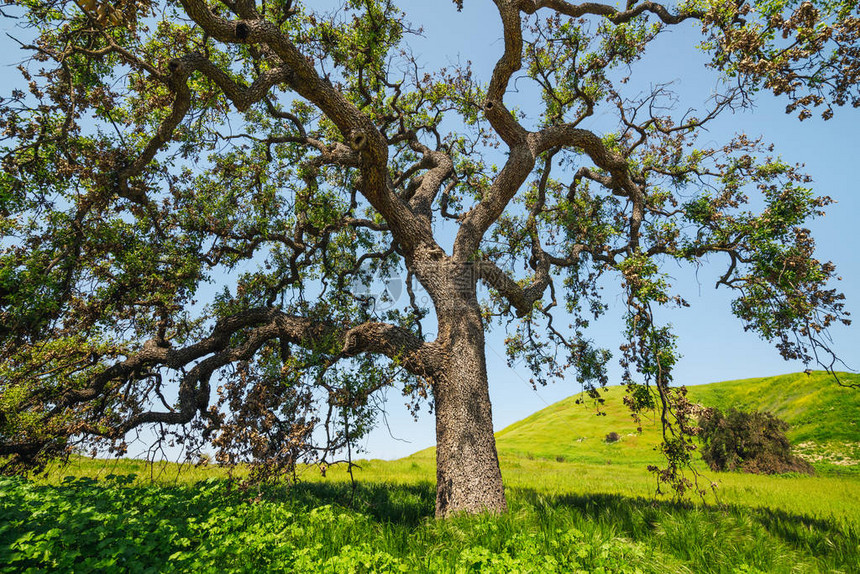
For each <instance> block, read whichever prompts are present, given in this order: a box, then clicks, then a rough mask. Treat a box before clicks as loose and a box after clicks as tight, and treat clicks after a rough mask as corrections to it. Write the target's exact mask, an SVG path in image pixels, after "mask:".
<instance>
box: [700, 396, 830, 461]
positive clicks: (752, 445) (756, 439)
mask: <svg viewBox="0 0 860 574" xmlns="http://www.w3.org/2000/svg"><path fill="white" fill-rule="evenodd" d="M699 427H700V428H701V432H700V434H699V438H700V439H701V441H702V459H704V461H705V463H707V465H708V466H709V467H710V468H711V470H716V471H732V470H740V471H743V472H749V473H754V474H782V473H786V472H802V473H805V474H813V472H814V471H813V469H812V465H810V464H809V463H808V462H806V461H805V460H802V459H800V458H798V457H796V456H793V455H792V454H791V443H789V441H788V438H786V436H785V431H786V430H788V423H786V422H785V421H783V420H781V419H779V418H777V417H775V416H774V415H773V414H772V413H769V412H743V411H739V410H736V409H733V408H732V409H729V410H728V412H727V413H725V414H723V412H722V411H720V410H719V409H716V408H706V409H702V411H701V415H700V418H699Z"/></svg>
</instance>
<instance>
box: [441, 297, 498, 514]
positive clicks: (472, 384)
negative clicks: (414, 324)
mask: <svg viewBox="0 0 860 574" xmlns="http://www.w3.org/2000/svg"><path fill="white" fill-rule="evenodd" d="M446 303H447V304H445V305H443V307H444V309H440V308H439V307H437V311H441V313H439V335H440V337H439V339H438V341H440V342H443V345H444V346H445V347H446V348H445V353H444V356H445V359H444V366H443V369H442V372H441V374H440V375H439V376H438V377H437V378H436V380H435V381H434V387H433V394H434V400H435V406H436V517H437V518H442V517H445V516H450V515H452V514H454V513H458V512H467V513H477V512H485V511H487V512H504V511H506V510H507V502H506V500H505V489H504V485H503V484H502V473H501V471H500V470H499V457H498V455H497V453H496V439H495V436H493V415H492V408H491V406H490V392H489V386H488V382H487V362H486V359H485V355H484V352H485V347H484V329H483V324H482V320H481V313H480V307H479V306H478V302H477V299H476V298H475V296H474V293H472V294H471V296H464V294H462V293H460V294H455V295H453V297H451V299H449V300H448V301H447V302H446Z"/></svg>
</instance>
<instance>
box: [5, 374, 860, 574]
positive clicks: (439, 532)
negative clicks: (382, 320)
mask: <svg viewBox="0 0 860 574" xmlns="http://www.w3.org/2000/svg"><path fill="white" fill-rule="evenodd" d="M851 380H852V381H856V378H855V379H851ZM850 392H853V393H858V392H860V391H850ZM850 392H848V393H844V392H843V390H842V389H838V388H831V387H828V385H827V382H826V381H825V380H824V379H823V377H822V376H821V375H818V374H815V375H813V376H812V377H809V378H805V376H801V375H786V376H784V377H773V378H771V379H755V380H749V381H732V382H728V383H719V384H714V385H703V386H700V387H691V389H690V395H691V397H692V398H693V400H695V401H697V402H701V403H702V404H706V405H709V406H720V407H725V406H728V405H732V404H736V405H737V404H739V405H741V406H742V407H743V408H747V409H751V408H754V409H768V410H772V411H773V412H775V413H777V414H778V415H779V416H781V417H783V418H785V419H786V420H788V421H789V422H790V423H792V424H794V425H795V426H794V428H793V429H792V431H791V437H792V438H793V440H795V441H798V440H800V441H805V442H807V443H813V444H814V445H816V446H815V448H816V449H819V450H818V451H816V452H824V450H826V449H828V448H832V447H834V445H841V444H845V443H856V442H857V440H858V434H860V433H857V432H853V433H852V432H851V428H853V427H852V426H851V425H850V422H851V421H854V422H855V423H856V422H857V421H856V419H857V416H858V413H860V404H858V402H857V395H856V394H854V395H852V394H850ZM621 396H622V395H621V392H620V389H610V390H609V391H608V392H607V394H606V398H607V403H606V405H605V407H603V410H604V411H605V413H606V414H605V416H596V415H595V414H594V410H593V406H583V405H576V404H574V401H573V399H570V400H566V401H562V402H561V403H558V404H556V405H552V406H551V407H549V408H547V409H544V410H543V411H541V412H539V413H536V414H535V415H533V416H531V417H528V418H527V419H524V420H523V421H520V422H518V423H516V424H514V425H511V426H510V427H508V428H506V429H504V430H503V431H501V432H499V433H498V435H497V436H498V448H499V452H500V458H501V464H502V473H503V477H504V479H505V484H506V488H507V493H508V500H509V505H510V512H509V513H507V514H505V515H502V516H478V517H457V518H454V519H449V520H445V521H437V520H434V519H433V509H434V485H433V480H434V477H435V452H434V450H433V449H428V450H425V451H421V452H419V453H416V454H414V455H412V456H410V457H407V458H404V459H401V460H397V461H379V460H370V461H360V465H361V468H360V469H359V470H357V471H356V477H357V479H358V483H357V487H356V489H355V491H353V489H352V487H351V485H350V483H349V481H348V475H347V473H346V471H345V469H344V468H343V467H335V468H331V469H329V471H328V473H327V477H326V478H322V477H321V476H320V475H319V472H318V471H316V470H315V469H313V468H304V469H302V470H301V471H300V475H301V478H302V480H301V481H300V482H299V484H297V485H281V486H271V487H265V488H252V489H249V490H241V489H238V488H236V487H235V486H232V487H231V486H230V484H229V483H228V482H227V481H225V480H222V479H223V478H224V477H225V476H226V473H225V471H224V470H223V469H221V468H218V467H190V466H185V467H181V468H180V467H179V466H178V465H173V464H168V463H162V464H158V465H155V466H149V465H147V464H146V463H144V462H142V461H134V460H119V461H104V460H91V459H84V458H79V459H75V460H73V461H72V463H71V464H70V465H69V466H67V467H65V468H62V469H60V468H52V469H51V472H50V474H49V476H48V477H47V478H40V479H38V480H23V479H0V572H103V571H127V572H171V571H180V572H268V571H272V572H317V571H318V572H338V573H340V572H475V571H480V572H643V573H645V572H696V573H699V572H703V573H710V572H714V573H723V572H726V573H729V572H786V573H788V572H804V573H805V572H860V473H858V472H852V471H851V470H850V469H852V468H853V466H852V465H836V464H832V461H831V463H826V462H822V461H820V462H819V463H817V466H818V468H819V469H820V470H822V471H823V472H821V473H819V474H818V475H817V476H811V477H809V476H754V475H743V474H736V473H721V474H714V473H706V474H707V478H705V479H704V480H705V481H706V483H709V482H710V481H714V482H715V483H717V484H718V487H717V488H716V493H717V497H716V498H713V497H710V498H708V499H706V500H705V501H702V500H690V501H686V502H684V503H683V504H681V503H675V502H672V501H670V500H666V499H663V498H658V497H655V495H654V488H655V483H654V481H653V478H652V477H651V476H650V475H649V474H648V472H647V471H646V470H645V465H646V464H647V463H649V462H654V461H659V457H658V455H657V454H656V453H655V451H654V450H653V445H654V444H656V442H657V439H658V433H657V429H656V427H655V426H654V424H653V422H651V423H650V424H646V425H645V428H644V432H643V434H642V435H635V434H631V433H633V431H634V430H635V429H634V425H633V423H632V422H631V421H630V418H629V415H628V414H627V413H626V412H625V411H624V410H623V406H622V405H621V404H620V401H621ZM610 431H615V432H618V433H619V434H621V435H622V440H621V441H619V442H618V443H614V444H606V443H604V442H603V440H602V439H603V437H604V436H605V435H606V434H607V433H608V432H610ZM580 439H582V440H580ZM846 469H847V470H846ZM66 476H68V477H69V478H64V477H66Z"/></svg>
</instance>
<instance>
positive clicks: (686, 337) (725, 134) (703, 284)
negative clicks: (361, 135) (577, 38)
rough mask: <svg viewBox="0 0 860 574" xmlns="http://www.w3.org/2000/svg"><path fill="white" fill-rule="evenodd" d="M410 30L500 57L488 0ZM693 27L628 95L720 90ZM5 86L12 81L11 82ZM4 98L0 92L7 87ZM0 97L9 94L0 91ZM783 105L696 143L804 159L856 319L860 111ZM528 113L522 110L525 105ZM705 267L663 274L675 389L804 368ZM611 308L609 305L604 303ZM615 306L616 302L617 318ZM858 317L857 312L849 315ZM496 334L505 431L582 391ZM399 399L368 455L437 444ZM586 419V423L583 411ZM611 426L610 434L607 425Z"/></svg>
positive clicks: (651, 55) (761, 101) (432, 49)
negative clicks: (545, 381) (732, 143)
mask: <svg viewBox="0 0 860 574" xmlns="http://www.w3.org/2000/svg"><path fill="white" fill-rule="evenodd" d="M400 5H401V6H402V7H403V9H404V10H405V12H406V13H407V15H408V19H409V20H411V21H412V23H413V24H414V25H415V27H419V26H420V27H423V28H424V33H423V36H422V37H416V38H412V39H410V44H411V45H412V46H413V48H414V51H415V53H416V54H417V55H418V56H419V60H421V61H424V62H426V64H427V68H428V71H429V70H432V69H435V68H436V67H438V66H440V65H446V64H454V63H457V62H465V61H466V60H469V61H471V62H472V69H473V71H474V72H475V73H476V75H477V76H478V78H480V79H487V78H489V75H490V72H491V71H492V68H493V65H494V64H495V61H496V59H497V58H498V56H499V55H500V54H501V51H502V48H503V45H502V41H501V27H500V24H499V21H498V16H497V15H496V14H495V9H494V7H493V5H492V3H491V2H490V1H489V0H467V1H466V2H465V8H464V10H463V12H460V13H458V12H457V11H456V8H455V6H454V4H453V2H450V1H447V0H436V1H433V2H430V1H426V0H405V1H402V2H401V3H400ZM14 25H15V23H14V21H12V20H8V19H4V20H0V33H5V32H13V28H14ZM697 36H698V32H697V29H696V27H695V26H694V25H692V24H690V25H682V26H680V27H679V28H678V29H676V30H674V31H672V32H670V33H665V34H662V35H661V37H660V38H658V40H657V41H656V42H655V43H654V45H652V46H651V47H650V48H649V50H648V52H647V53H646V54H645V57H644V59H643V61H642V62H641V63H640V64H638V65H637V66H636V68H635V69H634V73H633V74H632V75H631V80H630V88H631V89H641V90H647V89H648V88H649V87H650V85H653V84H656V83H662V82H669V81H671V82H674V88H675V89H676V90H677V91H678V93H679V94H680V95H681V96H682V100H681V102H680V104H679V105H680V107H683V108H684V109H686V108H687V107H696V106H701V104H702V102H703V101H704V99H705V98H707V96H708V95H710V93H711V92H712V90H713V88H714V86H715V85H716V81H717V79H716V77H715V76H714V75H713V74H711V73H709V72H707V71H706V70H705V69H704V63H705V61H706V58H705V56H704V54H702V53H701V52H699V51H697V50H696V49H695V48H694V46H695V44H696V43H697V42H698V40H697ZM0 47H2V53H0V79H2V80H3V85H4V86H10V85H11V83H12V82H13V81H15V80H17V72H16V71H15V69H14V65H15V64H17V63H18V62H19V61H20V59H21V58H22V53H21V52H20V51H18V49H17V46H16V45H15V44H14V43H12V42H11V41H10V40H8V38H6V37H5V34H4V35H3V37H2V38H0ZM13 78H14V79H15V80H13ZM4 91H5V90H4ZM4 95H5V94H4ZM522 97H523V94H516V93H514V94H509V104H510V103H511V102H513V103H515V104H516V103H519V102H518V98H519V99H520V100H522ZM785 103H786V102H785V101H784V100H780V99H778V98H774V97H773V96H769V95H768V94H762V95H761V96H760V97H759V98H758V100H757V107H756V108H755V109H754V110H752V111H745V112H743V113H739V114H736V115H733V116H727V117H724V118H722V120H720V121H719V122H718V123H717V124H715V125H714V126H713V127H712V129H711V131H710V132H709V133H708V134H707V136H706V137H705V138H704V140H703V141H702V143H703V144H707V143H712V144H721V143H723V142H725V141H727V140H728V139H729V138H730V137H731V136H732V135H733V134H734V133H737V132H741V131H743V132H745V133H747V134H748V135H751V136H757V135H763V136H764V137H765V139H766V140H769V141H772V142H773V143H774V144H776V152H777V153H779V154H780V155H782V157H783V158H784V159H785V160H786V161H788V162H790V163H804V164H805V166H806V167H805V170H806V172H807V173H809V174H810V175H811V176H812V178H813V181H814V187H815V190H816V192H817V193H818V194H821V195H828V196H831V197H832V198H833V199H835V200H836V201H837V203H836V204H835V205H833V206H831V207H830V208H829V210H828V215H827V216H826V217H825V218H822V219H819V220H816V221H814V222H813V223H812V226H811V227H812V230H813V236H814V237H815V238H816V241H817V246H818V257H819V258H820V259H824V260H832V261H833V262H835V263H836V265H837V270H838V274H839V275H840V276H841V277H842V281H841V282H839V284H837V285H836V287H837V288H839V289H840V290H841V291H842V292H844V293H845V295H846V297H847V299H848V305H847V307H848V310H849V311H856V312H860V254H858V249H860V245H858V240H859V239H860V222H858V221H857V219H858V215H860V194H858V190H857V181H858V177H857V175H856V172H855V167H856V165H857V164H858V163H860V138H858V135H857V134H858V132H860V109H839V110H837V113H836V117H835V118H834V119H832V120H830V121H829V122H824V121H822V120H820V119H817V118H813V119H810V120H807V121H805V122H802V123H801V122H799V121H798V120H797V119H796V118H795V117H794V116H789V115H786V114H785V113H784V108H785ZM524 109H525V111H526V112H528V109H527V108H524ZM603 120H605V118H601V117H599V116H598V117H597V118H595V119H594V123H593V124H592V126H586V127H593V128H594V129H599V127H600V125H601V121H603ZM713 263H714V265H713V266H705V267H703V268H701V269H699V270H698V271H697V270H695V269H691V268H685V267H670V268H667V269H666V271H667V272H668V273H669V274H670V275H671V277H672V278H673V280H674V282H675V285H676V287H677V289H678V290H679V292H680V294H681V295H682V296H684V297H685V298H686V299H687V301H689V302H690V304H691V307H690V308H688V309H683V310H666V311H664V312H661V313H660V315H659V316H658V318H662V320H663V321H668V322H671V323H672V324H673V325H674V327H675V331H676V333H677V334H678V335H679V350H680V352H681V354H682V355H683V358H682V359H681V361H680V362H679V363H678V365H677V367H676V370H675V380H676V382H677V383H678V384H687V385H693V384H701V383H708V382H714V381H720V380H728V379H738V378H747V377H754V376H766V375H774V374H780V373H786V372H793V371H800V370H802V369H803V368H804V365H803V364H801V363H796V362H795V363H790V362H785V361H783V360H782V358H781V357H780V356H779V354H778V352H777V351H776V350H775V349H774V348H773V347H772V346H771V345H768V344H767V343H764V342H762V341H760V340H759V339H758V338H757V337H756V336H755V335H753V334H751V333H745V332H744V331H743V329H742V326H741V324H740V321H738V320H737V319H736V318H735V317H734V316H733V315H732V314H731V312H730V300H731V294H730V293H728V292H726V290H725V289H723V290H716V291H715V290H714V287H713V285H714V282H715V279H716V276H717V272H718V271H719V270H720V269H724V268H725V261H723V260H720V259H719V258H714V260H713ZM609 302H610V305H611V306H612V304H613V299H612V298H611V297H610V299H609ZM621 307H622V303H621V300H620V298H619V299H617V309H618V311H619V313H618V314H620V311H621ZM852 314H855V313H852ZM620 330H621V326H620V321H619V320H618V316H617V315H616V316H615V317H613V316H612V314H611V313H610V316H608V317H607V318H606V320H605V321H603V322H602V323H601V324H600V325H598V326H597V327H596V329H595V334H597V335H599V337H600V339H599V342H600V343H602V344H603V346H605V347H607V348H609V349H611V350H613V351H614V350H616V349H617V347H618V345H619V344H621V342H622V341H621V339H620V336H619V335H618V334H619V333H620ZM832 336H833V341H834V348H835V349H836V350H837V352H838V354H839V355H840V357H841V358H843V359H844V360H845V361H846V363H847V364H848V365H849V367H851V368H853V369H860V354H858V351H857V350H858V349H860V327H858V326H852V327H848V328H844V327H837V328H835V329H833V331H832ZM502 341H503V334H502V333H501V332H500V331H497V332H493V333H491V334H490V335H489V337H488V345H487V362H488V368H489V375H490V393H491V397H492V401H493V414H494V421H495V426H496V428H497V429H501V428H503V427H504V426H507V425H508V424H510V423H512V422H514V421H516V420H519V419H521V418H524V417H526V416H528V415H529V414H531V413H532V412H534V411H536V410H538V409H540V408H543V407H545V406H547V405H549V404H551V403H553V402H555V401H557V400H560V399H562V398H564V397H567V396H569V395H571V394H573V393H576V392H578V390H579V389H578V387H577V385H576V384H575V383H558V384H555V385H551V386H547V387H542V388H539V389H537V391H535V390H533V389H532V388H531V386H530V384H529V383H528V382H527V381H528V379H529V374H528V372H527V370H526V369H524V368H521V367H519V368H518V366H517V365H514V367H513V368H510V367H508V365H507V361H506V359H505V353H504V346H503V344H502ZM610 374H611V379H612V380H613V381H614V382H617V381H618V380H619V377H620V370H619V369H618V367H617V366H616V365H615V364H614V363H613V365H612V367H611V369H610ZM403 402H404V401H403V399H402V398H401V397H400V396H399V393H397V392H396V391H391V392H389V400H388V404H387V415H386V419H387V421H388V425H387V426H386V425H385V424H382V420H380V423H381V424H380V426H379V428H377V430H375V431H374V432H373V433H372V434H371V435H370V436H369V437H368V439H367V440H366V442H365V448H366V451H367V452H366V453H365V454H364V456H367V457H372V458H397V457H400V456H404V455H407V454H410V453H412V452H414V451H416V450H418V449H421V448H425V447H427V446H432V445H433V444H434V442H435V431H434V421H433V417H432V415H429V414H427V412H426V409H425V411H424V412H423V413H422V415H421V416H420V417H419V420H418V421H417V422H415V421H413V420H412V417H411V415H409V413H408V412H407V411H406V409H405V408H404V407H403V405H402V403H403ZM582 416H592V414H591V412H590V411H588V410H587V409H583V414H582ZM610 430H611V429H610Z"/></svg>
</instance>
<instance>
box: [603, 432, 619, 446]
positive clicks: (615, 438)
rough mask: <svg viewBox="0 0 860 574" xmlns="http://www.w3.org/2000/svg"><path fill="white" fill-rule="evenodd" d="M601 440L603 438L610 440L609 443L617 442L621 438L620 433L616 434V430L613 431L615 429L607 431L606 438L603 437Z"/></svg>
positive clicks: (606, 440)
mask: <svg viewBox="0 0 860 574" xmlns="http://www.w3.org/2000/svg"><path fill="white" fill-rule="evenodd" d="M603 440H604V441H605V442H610V443H611V442H618V441H620V440H621V435H619V434H618V433H617V432H615V431H612V432H611V433H609V434H608V435H606V438H605V439H603Z"/></svg>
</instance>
